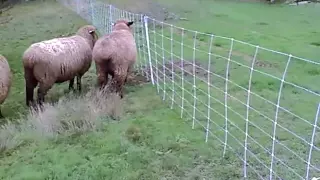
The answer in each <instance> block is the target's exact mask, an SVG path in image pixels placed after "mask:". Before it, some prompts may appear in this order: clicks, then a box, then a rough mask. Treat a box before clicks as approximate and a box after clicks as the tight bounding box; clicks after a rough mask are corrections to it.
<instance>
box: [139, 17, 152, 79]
mask: <svg viewBox="0 0 320 180" xmlns="http://www.w3.org/2000/svg"><path fill="white" fill-rule="evenodd" d="M140 19H141V22H142V25H143V28H142V32H141V35H142V37H143V41H142V42H143V48H142V49H143V59H144V70H143V72H144V75H145V76H146V78H147V80H148V81H149V80H150V78H149V73H148V72H147V70H148V66H147V64H148V61H147V57H146V52H145V50H146V45H145V43H146V37H145V35H146V33H145V27H144V15H143V14H141V15H140Z"/></svg>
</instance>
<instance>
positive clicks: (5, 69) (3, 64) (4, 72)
mask: <svg viewBox="0 0 320 180" xmlns="http://www.w3.org/2000/svg"><path fill="white" fill-rule="evenodd" d="M11 83H12V73H11V70H10V66H9V63H8V61H7V59H6V58H5V57H4V56H2V55H1V54H0V105H1V104H3V103H4V101H5V100H6V99H7V97H8V94H9V91H10V88H11ZM0 118H3V115H2V112H1V109H0Z"/></svg>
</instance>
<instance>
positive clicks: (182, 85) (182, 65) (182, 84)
mask: <svg viewBox="0 0 320 180" xmlns="http://www.w3.org/2000/svg"><path fill="white" fill-rule="evenodd" d="M183 39H184V29H182V30H181V56H180V57H181V60H180V62H181V88H182V94H181V96H182V97H181V114H180V117H181V118H182V117H183V110H184V59H183V58H184V56H183V53H184V52H183V42H184V40H183Z"/></svg>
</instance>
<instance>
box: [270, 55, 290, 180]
mask: <svg viewBox="0 0 320 180" xmlns="http://www.w3.org/2000/svg"><path fill="white" fill-rule="evenodd" d="M291 57H292V55H291V54H290V55H289V58H288V61H287V64H286V67H285V69H284V72H283V75H282V79H281V84H280V88H279V94H278V100H277V106H276V114H275V118H274V123H273V136H272V150H271V163H270V174H269V175H270V176H269V180H272V174H273V163H274V156H275V155H274V149H275V148H274V147H275V143H276V132H277V123H278V113H279V107H280V100H281V93H282V88H283V82H284V79H285V77H286V74H287V70H288V67H289V64H290V61H291Z"/></svg>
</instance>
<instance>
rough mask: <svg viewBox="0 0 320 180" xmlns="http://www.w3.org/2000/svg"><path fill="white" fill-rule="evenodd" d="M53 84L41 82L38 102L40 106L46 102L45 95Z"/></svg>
mask: <svg viewBox="0 0 320 180" xmlns="http://www.w3.org/2000/svg"><path fill="white" fill-rule="evenodd" d="M51 87H52V84H45V83H40V85H39V88H38V104H39V105H40V106H42V105H43V103H44V100H45V99H44V97H45V96H46V95H47V92H48V91H49V89H51Z"/></svg>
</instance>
